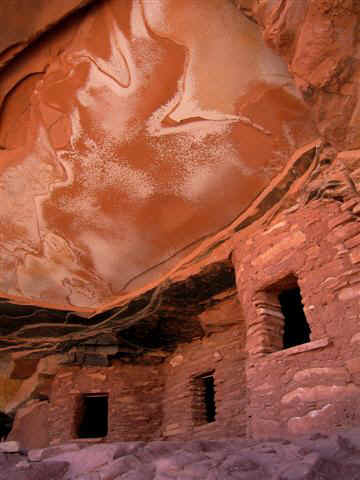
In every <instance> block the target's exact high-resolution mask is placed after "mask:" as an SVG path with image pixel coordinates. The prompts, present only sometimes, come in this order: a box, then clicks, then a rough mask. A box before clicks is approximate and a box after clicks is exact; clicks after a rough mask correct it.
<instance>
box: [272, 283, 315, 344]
mask: <svg viewBox="0 0 360 480" xmlns="http://www.w3.org/2000/svg"><path fill="white" fill-rule="evenodd" d="M279 302H280V306H281V311H282V313H283V315H284V317H285V325H284V336H283V345H284V348H290V347H295V346H296V345H302V344H303V343H308V342H310V333H311V329H310V326H309V324H308V322H307V320H306V316H305V313H304V307H303V304H302V299H301V292H300V288H299V287H295V288H290V289H287V290H284V291H282V292H281V293H280V294H279Z"/></svg>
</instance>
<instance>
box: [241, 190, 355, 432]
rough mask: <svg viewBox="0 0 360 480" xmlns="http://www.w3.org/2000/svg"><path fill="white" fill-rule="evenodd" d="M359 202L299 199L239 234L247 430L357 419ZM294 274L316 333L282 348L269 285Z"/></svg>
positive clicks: (299, 428) (327, 426)
mask: <svg viewBox="0 0 360 480" xmlns="http://www.w3.org/2000/svg"><path fill="white" fill-rule="evenodd" d="M359 200H360V199H359V197H358V196H355V195H354V196H353V197H352V198H351V197H349V198H348V199H347V200H346V201H345V202H344V201H336V200H333V199H319V200H315V201H312V202H310V203H309V204H307V205H301V203H300V202H299V203H298V205H297V206H295V207H293V208H290V209H289V210H288V211H285V212H284V213H282V214H281V215H279V216H278V217H277V218H276V219H274V221H273V222H271V223H270V224H269V225H268V226H267V227H266V228H265V229H261V230H259V231H257V232H255V233H254V234H253V235H252V236H251V237H250V238H248V239H247V240H244V241H242V240H241V241H238V242H236V241H235V252H234V266H235V269H236V276H237V288H238V296H239V301H240V303H241V304H242V308H243V311H244V314H245V319H246V329H247V341H246V345H247V346H246V350H247V354H248V360H247V365H246V382H247V392H248V399H247V403H248V406H247V408H248V418H249V423H248V429H247V434H248V435H249V436H255V437H256V436H264V435H265V436H266V435H284V434H301V433H307V432H312V431H328V430H332V429H335V428H338V427H347V426H351V425H360V412H359V410H358V408H357V402H358V397H359V393H360V343H359V341H360V330H359V319H358V317H359V295H360V289H359V284H360V265H359V261H360V257H359V251H360V250H359V246H360V220H359V217H358V213H356V212H358V211H359V207H358V205H359ZM289 276H295V277H297V279H298V285H299V287H300V290H301V295H302V302H303V305H304V312H305V315H306V318H307V321H308V323H309V325H310V328H311V337H310V342H309V343H305V344H303V345H298V346H294V347H292V348H288V349H285V350H282V345H281V338H282V329H283V324H284V320H283V319H282V318H281V311H280V310H279V305H278V304H276V296H274V295H272V294H271V292H272V290H273V289H274V288H275V286H276V285H280V287H281V283H282V282H283V283H284V282H285V284H286V281H287V279H288V278H289ZM285 284H284V286H286V285H285ZM281 288H283V287H281ZM269 292H270V293H269Z"/></svg>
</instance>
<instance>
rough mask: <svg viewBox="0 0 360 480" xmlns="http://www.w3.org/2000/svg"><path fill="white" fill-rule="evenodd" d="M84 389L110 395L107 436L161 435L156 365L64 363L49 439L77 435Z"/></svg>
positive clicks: (53, 397)
mask: <svg viewBox="0 0 360 480" xmlns="http://www.w3.org/2000/svg"><path fill="white" fill-rule="evenodd" d="M85 393H108V395H109V399H108V402H109V403H108V404H109V417H108V425H109V432H108V435H107V437H106V440H109V441H135V440H149V439H154V438H157V436H158V435H159V427H160V423H161V417H162V416H161V401H160V399H161V397H162V380H161V376H160V375H159V369H158V368H157V367H152V366H135V365H121V364H115V365H113V366H112V367H108V368H98V367H83V368H81V367H64V368H63V369H62V370H61V371H60V372H59V373H58V375H57V376H56V378H55V380H54V384H53V389H52V395H51V400H50V411H49V431H50V442H52V443H61V442H66V441H69V440H71V439H74V438H76V435H75V429H76V427H75V425H76V421H77V419H76V411H77V405H78V403H79V398H80V396H81V395H82V394H85Z"/></svg>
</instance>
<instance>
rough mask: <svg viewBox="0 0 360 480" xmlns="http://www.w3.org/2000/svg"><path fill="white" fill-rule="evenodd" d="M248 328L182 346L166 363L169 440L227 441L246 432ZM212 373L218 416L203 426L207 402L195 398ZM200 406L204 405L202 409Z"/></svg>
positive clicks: (165, 422)
mask: <svg viewBox="0 0 360 480" xmlns="http://www.w3.org/2000/svg"><path fill="white" fill-rule="evenodd" d="M244 333H245V329H244V323H243V322H241V319H240V318H239V324H238V325H236V326H234V327H231V328H229V329H228V330H227V331H226V332H222V333H216V334H213V335H210V336H208V337H205V338H203V339H202V340H197V341H194V342H192V343H191V344H184V345H181V346H179V347H178V349H177V351H176V352H175V353H174V354H173V355H172V356H171V357H170V358H169V359H168V360H167V362H166V364H165V365H164V369H165V388H164V400H163V414H164V419H163V428H162V434H163V436H164V438H165V439H168V440H174V439H175V438H176V439H178V438H181V439H187V438H195V439H197V438H210V439H214V438H224V437H226V436H240V435H244V434H245V432H246V383H245V368H244V367H245V353H244V341H245V336H244ZM210 372H211V373H212V374H213V376H214V383H215V403H216V417H215V421H214V422H211V423H203V424H202V425H201V424H200V425H199V422H198V421H197V420H198V419H197V418H196V417H197V412H198V410H199V408H200V409H201V408H202V407H203V406H202V405H201V403H202V399H201V398H199V396H198V395H196V393H197V392H196V378H197V377H198V376H200V375H203V374H206V373H210ZM199 402H200V404H199Z"/></svg>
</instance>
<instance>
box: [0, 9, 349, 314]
mask: <svg viewBox="0 0 360 480" xmlns="http://www.w3.org/2000/svg"><path fill="white" fill-rule="evenodd" d="M15 3H16V2H15ZM20 3H21V2H20ZM20 3H19V6H20ZM65 3H67V7H66V9H65V10H66V11H65V10H64V11H60V10H59V11H57V10H56V9H55V10H56V11H53V10H54V7H53V6H52V7H51V6H50V5H47V4H46V5H45V4H43V3H42V2H37V3H36V2H35V3H31V7H30V6H29V4H27V5H28V6H27V7H26V10H25V12H27V13H26V14H27V15H28V16H29V17H30V18H31V22H30V23H27V27H26V28H25V26H23V25H22V23H21V22H22V20H21V19H18V20H16V22H15V23H16V25H17V26H18V35H17V36H14V35H13V36H11V35H10V32H7V31H6V32H7V33H6V35H4V38H3V39H2V41H3V44H4V45H3V47H2V49H3V51H4V50H6V46H7V50H6V51H7V52H12V53H13V54H14V55H15V53H16V52H15V50H14V48H15V47H13V45H20V44H21V45H23V44H24V43H26V42H29V41H30V40H31V39H32V38H35V37H36V35H38V33H40V32H41V31H43V30H45V29H46V26H47V27H49V26H51V25H52V24H53V23H56V22H57V21H58V20H59V19H60V18H62V17H64V16H66V14H67V13H69V12H70V11H71V10H73V9H75V8H76V7H79V6H82V5H83V4H84V3H86V2H74V1H73V2H70V1H69V2H65ZM95 3H96V4H94V6H93V7H89V8H87V9H86V10H83V11H81V12H80V13H79V14H77V15H76V16H72V17H71V18H69V19H68V20H67V21H65V22H62V23H61V24H59V25H58V26H54V27H53V28H52V29H50V30H51V31H50V33H48V34H43V35H42V36H41V38H39V39H38V40H37V41H36V42H34V43H32V45H31V46H30V47H28V48H27V49H26V50H24V51H22V52H20V53H19V52H17V53H18V55H17V58H15V59H13V60H12V61H11V62H10V63H9V64H8V65H7V67H6V68H4V69H3V70H2V72H1V73H0V101H1V105H2V109H1V117H0V144H1V151H0V178H1V190H0V198H1V202H0V205H1V206H0V212H1V213H0V250H1V252H0V258H1V260H0V262H1V263H0V265H1V266H0V268H1V277H0V294H1V296H2V297H3V298H10V299H11V300H12V301H14V302H15V303H19V302H25V303H30V304H33V305H39V306H48V307H49V306H50V307H53V308H61V309H66V310H81V311H84V312H92V311H94V310H98V309H106V308H107V306H108V305H109V302H112V304H116V303H118V302H119V300H120V298H121V296H123V295H124V294H131V293H132V292H134V290H135V289H136V288H139V287H142V288H144V289H146V288H148V286H149V285H150V284H152V285H153V284H156V283H158V282H159V279H160V278H161V277H162V276H163V275H165V274H167V272H169V271H170V270H171V269H172V268H173V267H175V266H177V265H179V264H181V263H182V262H183V259H184V258H185V255H188V254H189V253H191V251H193V250H194V248H195V246H198V244H199V242H200V241H201V240H203V239H204V238H208V237H209V236H211V235H214V234H215V233H216V232H219V231H221V230H222V229H223V228H224V227H225V226H226V225H228V224H229V223H230V222H232V221H233V220H234V219H236V218H237V217H238V216H239V214H241V213H243V212H245V211H246V209H247V208H248V206H249V205H250V204H251V202H252V201H253V200H254V199H255V198H256V197H257V196H258V195H259V194H260V193H261V192H263V191H264V189H265V188H267V187H268V186H269V185H270V184H271V182H272V181H274V179H276V177H277V176H278V175H281V174H282V173H283V171H284V169H285V167H286V165H287V163H288V160H289V158H290V157H291V155H292V154H293V153H294V152H295V151H296V150H297V149H298V148H300V147H302V146H304V145H305V144H307V143H309V142H312V141H313V140H315V139H316V138H317V135H318V134H317V132H316V128H315V126H314V124H313V122H312V120H311V115H310V112H309V108H308V107H307V106H306V104H305V103H304V102H303V100H302V98H301V95H300V94H299V92H298V91H297V90H296V88H295V84H294V82H293V80H292V78H291V76H290V75H289V73H288V71H287V67H286V64H285V62H284V61H283V60H282V59H281V58H280V56H279V55H277V54H276V53H274V52H273V51H272V50H271V49H270V48H269V47H267V46H266V45H265V43H264V41H263V38H262V35H261V30H260V28H259V26H258V25H256V24H255V23H254V22H253V21H252V20H251V18H248V16H246V15H244V13H243V12H242V11H241V9H240V10H239V9H237V8H236V6H235V5H234V4H233V3H232V2H230V1H228V0H211V1H209V2H202V1H196V2H193V1H183V2H181V4H179V3H178V2H175V1H165V0H157V1H155V2H154V1H153V0H151V1H150V0H142V1H140V0H126V1H120V0H106V1H99V2H95ZM282 3H284V2H282ZM295 3H296V4H298V3H299V2H294V4H295ZM275 7H276V5H275V6H274V8H273V10H274V9H275ZM297 9H298V10H299V7H297ZM273 10H271V11H269V9H268V8H265V7H262V5H258V6H257V8H256V9H255V10H254V11H256V15H257V17H258V18H259V19H260V20H263V21H264V24H265V26H266V29H265V37H266V39H271V40H272V43H273V44H274V45H275V46H276V47H278V43H279V41H277V37H276V35H275V33H273V31H274V30H276V27H275V26H274V25H273V23H274V22H275V19H274V20H273V23H271V19H272V18H273V17H274V16H275V13H274V12H273ZM287 10H289V13H288V16H289V18H290V19H292V18H293V17H292V16H291V15H294V14H293V12H292V10H291V5H289V6H288V8H287ZM287 10H286V11H287ZM300 10H301V9H300ZM301 11H302V10H301ZM300 13H301V12H300ZM300 13H298V14H297V17H298V20H297V22H298V21H299V18H300V17H299V15H300ZM304 15H305V14H304ZM9 17H10V18H11V19H14V18H15V19H17V18H18V17H17V16H16V15H13V12H12V11H9ZM321 18H322V17H321ZM44 19H45V20H44ZM269 19H270V20H269ZM20 20H21V21H20ZM14 21H15V20H14ZM285 23H286V22H285ZM286 28H290V27H287V23H286V25H285V26H284V27H281V30H282V31H285V32H286ZM281 35H282V34H281ZM280 43H281V42H280ZM302 44H304V41H302ZM289 48H290V46H289ZM278 49H279V50H280V53H281V54H283V51H282V50H283V49H282V47H281V45H280V46H279V48H278ZM3 55H4V54H3ZM341 55H343V52H341ZM283 56H284V57H285V60H289V58H288V57H287V56H286V55H283ZM297 56H298V55H295V56H294V58H295V60H294V61H293V62H295V65H298V64H299V65H302V64H304V65H306V66H307V68H308V69H310V68H311V66H310V63H311V62H310V60H309V61H307V62H305V60H304V58H301V59H299V60H296V58H297ZM338 56H339V58H340V52H339V55H338ZM341 58H342V57H341ZM311 59H313V57H311ZM3 63H4V62H3ZM337 63H341V62H340V60H338V61H337ZM304 68H305V67H304ZM334 68H335V67H334ZM344 68H345V67H344ZM299 69H300V66H299V67H297V70H299ZM320 71H321V72H322V71H323V70H320ZM300 73H301V72H300ZM299 75H300V74H299ZM323 76H324V75H323ZM298 77H299V76H296V82H297V83H298ZM317 77H319V80H317V82H318V83H319V84H321V85H322V83H321V82H323V81H324V80H323V78H322V76H321V75H320V73H319V74H318V75H317ZM317 77H316V78H317ZM301 87H302V88H303V89H304V87H303V85H302V86H301ZM319 88H320V87H319Z"/></svg>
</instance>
